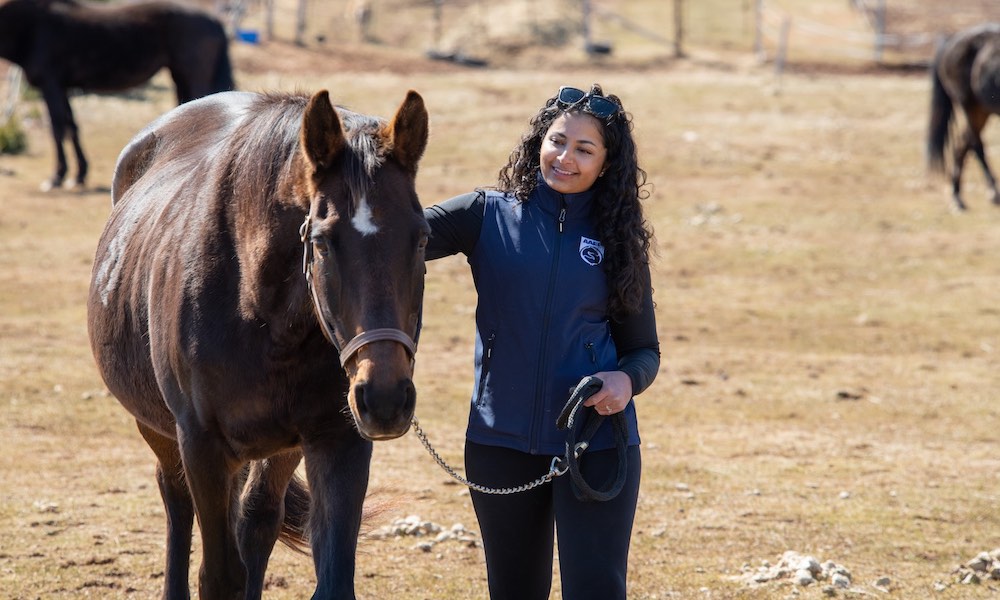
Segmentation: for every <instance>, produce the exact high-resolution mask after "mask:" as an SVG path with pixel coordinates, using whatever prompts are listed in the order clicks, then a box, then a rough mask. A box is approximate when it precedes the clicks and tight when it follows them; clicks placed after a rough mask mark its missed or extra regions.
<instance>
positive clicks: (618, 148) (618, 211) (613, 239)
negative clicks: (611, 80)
mask: <svg viewBox="0 0 1000 600" xmlns="http://www.w3.org/2000/svg"><path fill="white" fill-rule="evenodd" d="M589 95H598V96H605V94H604V92H603V90H602V89H601V86H600V85H598V84H596V83H595V84H594V85H593V86H592V87H591V88H590V94H589ZM605 97H606V98H608V99H609V100H611V101H612V102H614V103H615V104H617V105H618V106H619V108H620V110H619V111H618V113H617V114H615V115H614V116H612V117H610V118H609V119H607V120H604V119H597V120H598V121H599V122H600V123H601V134H602V136H603V138H604V146H605V148H607V159H606V163H605V167H606V168H605V171H604V175H603V176H602V177H600V178H598V179H597V182H596V183H594V187H593V189H594V200H595V202H594V208H593V213H592V214H593V217H594V222H595V223H597V233H598V235H599V236H600V238H601V243H603V244H604V254H605V260H604V270H605V272H606V273H607V275H608V287H609V288H610V290H611V292H610V294H609V297H608V309H609V312H610V314H611V316H612V317H613V318H621V317H623V316H625V315H626V314H630V313H633V314H634V313H637V312H639V310H640V309H641V306H642V297H643V293H644V292H645V289H644V285H645V282H644V279H645V278H644V277H643V276H642V274H643V271H644V269H645V268H646V265H647V264H648V262H649V248H650V244H651V241H652V238H653V231H652V228H651V227H650V225H649V224H648V223H647V222H646V220H645V218H643V215H642V204H641V200H645V199H646V198H648V197H649V190H648V189H646V188H647V183H646V172H645V171H644V170H642V169H641V168H640V167H639V159H638V156H637V152H636V147H635V140H634V139H633V138H632V128H633V127H632V117H631V115H629V114H628V113H627V112H625V109H624V108H621V107H622V103H621V100H620V99H619V98H618V96H615V95H608V96H605ZM567 111H570V112H578V111H579V112H586V111H585V110H584V109H583V108H581V107H579V106H578V105H576V104H574V105H571V106H568V107H565V108H564V107H562V106H561V105H560V104H559V103H558V102H557V101H556V97H552V98H549V99H548V101H546V103H545V106H543V107H542V108H541V109H540V110H539V111H538V113H537V114H536V115H535V116H534V117H532V118H531V120H530V121H529V126H530V127H529V129H528V131H527V132H526V133H525V134H524V136H523V137H522V138H521V141H520V143H518V145H517V146H516V147H515V148H514V150H513V151H512V152H511V153H510V157H509V158H508V160H507V164H506V165H505V166H504V167H503V168H501V169H500V173H499V175H498V178H497V189H499V190H501V191H504V192H507V193H511V194H513V195H514V196H515V197H516V198H517V199H518V200H520V201H522V202H524V201H527V199H528V197H529V196H530V195H531V192H532V191H534V189H535V186H536V185H537V184H538V171H539V168H540V164H539V153H540V152H541V148H542V140H543V139H544V138H545V134H546V132H548V130H549V127H550V126H551V125H552V122H553V121H555V120H556V119H557V118H558V117H559V116H560V115H562V114H563V113H565V112H567Z"/></svg>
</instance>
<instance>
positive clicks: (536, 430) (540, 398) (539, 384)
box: [528, 194, 568, 454]
mask: <svg viewBox="0 0 1000 600" xmlns="http://www.w3.org/2000/svg"><path fill="white" fill-rule="evenodd" d="M559 200H560V208H559V217H558V219H557V220H556V224H557V225H558V228H557V229H556V236H555V238H556V239H555V246H554V250H553V253H552V266H551V268H550V269H549V288H548V291H547V292H546V294H545V309H544V310H545V312H544V313H542V314H543V316H542V331H541V336H542V338H541V344H540V345H539V346H538V348H539V351H540V352H541V358H540V363H541V364H539V365H538V374H537V375H536V376H535V411H534V415H533V418H532V420H531V436H530V440H529V442H530V443H529V447H528V452H530V453H531V454H537V453H538V437H539V435H540V424H541V422H542V418H543V417H544V416H545V390H546V387H547V386H546V383H547V381H546V380H545V375H546V373H547V372H548V362H549V361H548V354H549V353H548V340H549V321H550V320H551V318H550V317H551V315H552V299H553V298H554V296H555V294H554V292H555V288H556V275H557V274H558V272H559V255H560V254H561V253H562V234H563V230H564V225H565V223H566V209H567V208H568V207H567V205H566V196H564V195H563V194H559Z"/></svg>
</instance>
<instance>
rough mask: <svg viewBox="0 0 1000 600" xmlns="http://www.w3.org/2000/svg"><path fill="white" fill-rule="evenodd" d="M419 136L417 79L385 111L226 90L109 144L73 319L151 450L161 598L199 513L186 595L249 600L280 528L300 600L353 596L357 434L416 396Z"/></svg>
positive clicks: (390, 421) (367, 452) (184, 569)
mask: <svg viewBox="0 0 1000 600" xmlns="http://www.w3.org/2000/svg"><path fill="white" fill-rule="evenodd" d="M427 135H428V116H427V111H426V108H425V107H424V102H423V100H422V98H421V97H420V95H419V94H417V93H416V92H414V91H410V92H409V93H408V94H407V96H406V99H405V101H404V102H403V103H402V105H401V106H400V107H399V109H398V110H397V112H396V114H395V117H394V118H393V119H392V121H391V122H386V121H384V120H382V119H378V118H375V117H368V116H364V115H360V114H357V113H353V112H350V111H347V110H345V109H342V108H334V107H333V106H332V105H331V103H330V99H329V95H328V93H327V92H326V91H321V92H318V93H316V94H315V95H313V96H312V97H308V96H304V95H297V94H296V95H278V94H263V95H261V94H252V93H248V92H226V93H220V94H214V95H211V96H208V97H205V98H201V99H199V100H195V101H192V102H188V103H186V104H183V105H181V106H179V107H177V108H175V109H173V110H172V111H170V112H168V113H166V114H164V115H163V116H161V117H160V118H159V119H157V120H156V121H153V122H152V123H151V124H150V125H149V126H147V127H146V128H145V129H144V130H143V131H141V132H140V133H138V134H137V135H136V137H134V138H133V139H132V140H131V141H130V142H129V143H128V145H127V146H126V147H125V148H124V149H123V150H122V153H121V155H120V157H119V159H118V163H117V166H116V169H115V174H114V180H113V183H112V199H113V207H112V210H111V215H110V217H109V219H108V222H107V225H106V227H105V229H104V232H103V234H102V235H101V238H100V241H99V243H98V247H97V253H96V257H95V261H94V268H93V278H92V281H91V287H90V297H89V303H88V329H89V333H90V341H91V347H92V350H93V353H94V357H95V359H96V362H97V365H98V368H99V370H100V373H101V375H102V377H103V378H104V381H105V383H106V384H107V386H108V389H109V390H110V391H111V392H112V393H113V394H114V395H115V397H116V398H117V399H118V401H119V402H120V403H121V404H122V405H123V406H124V407H125V408H126V409H127V410H128V411H129V412H130V413H131V414H132V415H133V416H134V417H135V420H136V423H137V425H138V428H139V432H140V433H141V434H142V436H143V438H145V440H146V442H147V443H148V444H149V446H150V448H152V450H153V452H154V453H155V454H156V457H157V462H158V465H157V472H156V477H157V481H158V483H159V488H160V494H161V496H162V498H163V503H164V506H165V508H166V512H167V561H166V571H165V586H166V588H165V591H164V597H165V598H188V597H189V596H188V592H189V590H188V573H189V571H188V569H189V560H190V556H189V555H190V551H191V535H192V519H193V517H194V516H195V515H197V517H198V523H199V525H200V529H201V536H202V547H203V556H202V567H201V571H200V576H199V585H198V586H199V592H200V597H202V598H236V597H239V598H243V597H246V598H259V597H260V595H261V590H262V588H263V582H264V572H265V569H266V567H267V561H268V558H269V556H270V553H271V550H272V549H273V546H274V543H275V541H276V540H277V539H279V537H280V539H281V540H282V541H283V542H285V543H287V544H289V545H290V546H292V547H295V546H296V545H297V544H302V545H305V544H307V543H308V545H309V546H311V552H312V556H313V561H314V563H315V568H316V577H317V587H316V595H315V596H314V597H317V598H354V567H355V551H356V549H357V541H358V540H357V538H358V532H359V528H360V525H361V521H362V517H361V515H362V505H363V503H364V498H365V494H366V490H367V486H368V472H369V464H370V460H371V455H372V440H385V439H390V438H395V437H398V436H401V435H403V434H404V433H406V431H407V430H408V428H409V425H410V422H411V419H412V417H413V413H414V408H415V403H416V391H415V389H414V385H413V380H412V377H413V359H414V354H415V352H416V342H415V341H414V340H415V338H416V336H417V332H418V327H419V317H420V309H421V302H422V298H423V289H424V288H423V286H424V247H425V246H426V243H427V238H428V235H429V228H428V225H427V222H426V220H425V219H424V216H423V212H422V210H421V207H420V202H419V200H418V198H417V194H416V191H415V177H416V172H417V163H418V161H419V159H420V157H421V155H422V154H423V152H424V149H425V147H426V144H427ZM303 456H304V458H305V467H306V469H305V470H306V480H307V484H308V485H307V486H306V485H305V484H304V483H303V482H302V481H301V480H299V479H298V478H297V477H295V476H294V475H293V473H294V471H295V469H296V467H297V465H298V464H299V461H300V459H301V458H302V457H303ZM306 524H308V526H306Z"/></svg>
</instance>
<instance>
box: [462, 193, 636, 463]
mask: <svg viewBox="0 0 1000 600" xmlns="http://www.w3.org/2000/svg"><path fill="white" fill-rule="evenodd" d="M592 198H593V194H592V193H591V192H590V191H587V192H582V193H579V194H565V195H564V194H561V193H559V192H556V191H555V190H553V189H551V188H549V187H548V186H547V185H545V183H544V182H542V181H539V184H538V187H537V188H536V189H535V191H534V192H533V193H532V195H531V197H530V198H529V199H528V201H527V202H523V203H522V202H519V201H517V200H516V199H515V198H514V197H513V196H507V195H503V194H500V193H497V192H487V195H486V204H485V214H484V217H483V227H482V231H481V233H480V236H479V241H478V243H477V245H476V247H475V249H474V251H473V252H472V254H471V255H470V256H469V264H470V265H471V267H472V275H473V278H474V280H475V285H476V290H477V292H478V297H479V304H478V306H477V308H476V354H475V361H476V377H475V388H474V392H473V396H472V410H471V411H470V414H469V426H468V432H467V437H468V439H469V440H470V441H473V442H476V443H481V444H487V445H493V446H503V447H507V448H513V449H516V450H521V451H523V452H530V453H533V454H550V455H562V454H563V453H564V451H565V440H566V432H565V431H560V430H558V429H556V425H555V422H556V418H557V417H558V416H559V413H560V411H561V410H562V408H563V406H564V405H565V404H566V401H567V400H568V399H569V396H570V392H572V390H573V388H574V387H575V386H576V384H577V383H579V381H580V379H581V378H583V377H584V376H587V375H592V374H594V373H596V372H598V371H614V370H617V368H618V356H617V352H616V351H615V344H614V341H613V340H612V339H611V330H610V325H609V323H608V315H607V304H608V287H607V280H606V277H605V274H604V269H603V267H602V264H601V262H602V261H603V259H604V247H603V245H602V244H601V242H600V240H598V239H596V233H595V230H594V227H593V224H592V222H591V204H592ZM625 416H626V420H627V422H628V424H629V444H638V443H639V434H638V429H637V423H636V415H635V403H634V402H630V403H629V404H628V407H627V409H626V411H625ZM612 447H614V441H613V439H612V435H611V427H610V421H609V420H608V421H605V423H604V424H603V425H602V426H601V428H600V430H599V431H598V432H597V434H596V435H595V436H594V438H593V440H592V443H591V449H595V450H600V449H607V448H612Z"/></svg>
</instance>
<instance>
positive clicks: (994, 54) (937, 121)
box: [927, 23, 1000, 210]
mask: <svg viewBox="0 0 1000 600" xmlns="http://www.w3.org/2000/svg"><path fill="white" fill-rule="evenodd" d="M931 80H932V87H931V118H930V127H929V129H928V136H927V159H928V164H929V166H930V167H931V169H932V170H934V171H937V172H939V173H944V171H945V150H946V149H947V147H948V146H949V145H952V153H953V154H952V165H951V185H952V202H953V205H954V207H955V209H957V210H965V202H963V201H962V194H961V184H962V164H963V163H964V162H965V157H966V155H967V154H968V152H969V150H970V149H971V150H972V151H973V152H975V154H976V158H978V159H979V164H980V165H982V167H983V173H984V174H985V176H986V184H987V185H988V186H989V188H990V191H991V193H992V200H993V204H996V205H1000V192H998V191H997V182H996V179H995V178H994V177H993V172H992V171H991V170H990V166H989V163H988V162H987V160H986V151H985V149H984V147H983V139H982V136H981V132H982V130H983V127H984V126H985V125H986V121H987V120H988V119H989V117H990V115H992V114H1000V23H990V24H984V25H979V26H976V27H972V28H969V29H966V30H963V31H961V32H959V33H957V34H955V35H954V36H952V37H950V38H948V39H946V40H944V41H943V42H942V43H941V45H939V47H938V50H937V53H936V55H935V57H934V62H933V63H932V64H931ZM956 111H961V113H962V114H963V115H964V120H965V126H964V128H963V130H962V133H961V135H960V136H959V137H958V139H957V140H955V141H952V140H950V132H951V128H952V125H953V123H954V122H955V113H956Z"/></svg>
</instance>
